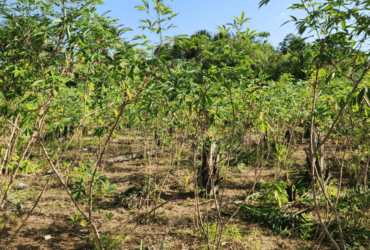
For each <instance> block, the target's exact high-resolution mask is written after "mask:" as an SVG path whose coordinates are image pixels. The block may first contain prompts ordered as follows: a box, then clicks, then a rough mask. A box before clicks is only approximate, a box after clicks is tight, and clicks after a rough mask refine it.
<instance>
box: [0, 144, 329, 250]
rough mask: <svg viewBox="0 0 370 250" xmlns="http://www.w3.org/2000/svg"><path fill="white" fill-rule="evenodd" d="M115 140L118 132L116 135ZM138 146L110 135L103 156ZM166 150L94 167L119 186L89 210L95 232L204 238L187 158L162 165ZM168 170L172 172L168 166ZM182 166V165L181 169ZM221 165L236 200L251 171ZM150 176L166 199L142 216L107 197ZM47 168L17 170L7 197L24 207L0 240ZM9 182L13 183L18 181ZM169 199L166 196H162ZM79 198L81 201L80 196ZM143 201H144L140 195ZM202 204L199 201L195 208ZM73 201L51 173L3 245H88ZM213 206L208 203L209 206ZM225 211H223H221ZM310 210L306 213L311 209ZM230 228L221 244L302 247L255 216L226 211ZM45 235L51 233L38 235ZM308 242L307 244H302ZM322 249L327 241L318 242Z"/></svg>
mask: <svg viewBox="0 0 370 250" xmlns="http://www.w3.org/2000/svg"><path fill="white" fill-rule="evenodd" d="M116 142H117V140H116ZM140 148H141V149H142V146H140V145H136V146H130V147H129V148H127V145H126V144H125V143H123V142H122V143H112V144H111V145H110V147H109V148H108V150H107V152H108V153H107V156H106V157H107V158H109V157H116V156H117V155H120V152H123V150H124V151H125V152H127V150H129V151H135V150H139V149H140ZM91 151H93V149H92V150H89V148H88V147H87V150H86V149H85V150H83V151H82V152H81V153H77V154H74V157H76V159H77V156H79V157H80V158H81V160H84V159H91V158H92V157H93V153H92V152H91ZM302 152H303V151H302V150H298V151H296V152H295V153H294V155H295V157H296V158H297V159H298V161H304V158H303V156H304V152H303V153H302ZM169 157H170V156H168V155H166V153H165V152H164V153H163V155H157V156H153V157H151V159H150V162H149V160H148V159H133V160H130V161H123V162H119V163H114V164H110V165H107V164H105V165H104V166H103V169H102V171H101V174H103V175H106V176H107V177H108V178H109V179H110V181H111V182H112V183H114V184H116V185H117V187H118V189H117V190H116V191H115V192H114V193H112V194H111V195H107V196H106V197H104V199H103V200H101V201H100V202H101V203H104V202H105V203H106V205H105V208H106V210H101V211H100V212H99V213H98V212H96V213H94V215H93V220H94V221H95V222H96V224H97V226H98V230H99V232H100V233H101V234H102V235H104V234H106V233H110V234H120V235H121V237H122V239H123V242H122V244H121V245H120V246H119V249H139V248H140V244H141V242H143V243H144V244H145V246H146V247H148V248H147V249H159V248H160V246H161V244H162V241H166V243H165V244H164V246H165V249H180V250H185V249H188V250H190V249H206V245H205V243H204V239H203V238H202V236H201V234H200V233H199V231H196V226H195V217H196V211H195V206H191V204H194V203H195V199H194V191H193V190H192V189H191V185H190V186H188V187H187V188H184V186H185V179H186V177H187V176H188V175H189V174H188V173H189V172H190V173H191V171H190V169H191V166H190V162H188V163H187V162H186V161H185V162H180V163H181V164H180V165H179V166H178V165H177V164H175V166H172V167H171V166H169V164H170V159H169ZM170 169H173V170H172V171H175V172H176V174H173V172H170ZM187 170H188V171H187ZM225 173H227V174H226V176H227V178H226V180H225V182H224V185H223V190H222V199H223V200H222V204H223V205H225V206H228V205H230V204H232V203H233V202H235V201H240V200H242V198H243V197H245V195H246V193H247V191H248V189H249V188H250V185H251V181H252V180H253V178H254V171H245V172H239V173H237V172H231V171H228V172H226V170H225ZM149 177H150V178H151V179H152V180H156V181H157V183H159V184H160V185H162V184H163V190H162V194H161V201H160V202H165V201H168V202H167V203H166V204H165V205H164V206H163V207H161V208H158V209H157V210H155V211H154V212H153V213H151V214H150V215H149V216H147V217H146V219H144V220H141V221H140V220H138V219H137V214H138V213H137V209H136V208H131V209H128V208H124V207H118V206H116V205H115V204H114V197H116V196H117V195H118V194H120V193H122V192H124V191H125V190H127V189H128V188H130V187H133V186H135V185H138V184H140V183H143V182H145V180H146V179H147V178H149ZM47 178H48V175H45V174H42V173H39V174H34V175H20V176H19V178H18V179H17V183H20V182H22V183H27V184H29V185H30V187H29V188H27V189H24V190H17V191H14V192H12V196H11V202H12V203H13V204H15V203H17V202H19V201H21V202H22V204H23V206H24V211H25V212H24V213H23V214H22V213H21V212H19V213H18V212H17V211H10V212H9V215H10V219H7V220H5V221H4V222H3V224H2V225H3V228H2V229H0V247H1V248H3V247H4V246H5V245H6V244H7V243H8V241H9V240H10V238H11V237H12V236H13V234H14V233H15V231H16V230H17V229H18V227H19V225H20V224H21V222H22V220H23V219H24V218H25V217H26V215H27V211H29V209H30V208H31V207H32V206H33V203H34V201H35V200H36V198H37V196H38V195H39V193H40V192H41V190H42V188H43V185H44V183H45V182H46V179H47ZM272 178H274V171H272V170H266V171H264V172H263V174H262V179H263V180H264V181H266V180H269V179H272ZM17 183H16V184H17ZM169 200H170V201H169ZM81 204H82V202H81ZM144 204H145V202H144ZM206 206H207V205H206V204H203V205H201V206H200V209H201V211H202V210H204V209H205V208H206ZM152 208H153V206H148V207H146V206H144V207H143V208H142V209H141V214H143V213H144V212H145V211H148V210H150V209H152ZM76 212H77V209H76V208H75V207H74V205H73V203H72V202H71V201H70V199H69V197H68V195H67V194H66V192H65V190H63V188H62V186H61V185H60V184H59V182H58V180H57V179H56V178H55V177H53V180H52V182H51V184H50V185H49V187H48V188H47V190H46V192H45V193H44V195H43V197H42V198H41V200H40V202H39V204H38V206H37V208H36V209H35V210H34V212H33V213H32V215H31V216H30V218H29V219H28V220H27V223H26V225H25V226H24V227H23V228H22V230H21V231H20V233H19V234H18V235H17V236H16V239H15V240H14V241H13V242H11V245H10V246H11V247H10V249H19V250H26V249H53V250H56V249H93V244H92V240H91V239H92V234H91V231H90V230H89V228H88V226H86V225H83V224H82V225H81V222H80V221H79V222H75V223H72V221H71V217H73V216H75V215H76ZM110 212H112V213H113V214H114V215H113V217H112V218H111V219H110V220H108V219H106V218H105V216H106V213H110ZM212 213H213V214H214V213H215V210H214V209H212V210H211V213H210V214H211V215H212ZM222 216H223V217H224V218H225V219H227V218H228V216H227V215H222ZM312 216H313V215H312ZM230 227H231V228H232V230H233V232H234V234H235V235H236V236H235V235H234V236H232V235H226V238H225V239H224V240H223V242H222V243H223V244H222V245H223V246H222V249H308V246H309V242H305V241H303V240H301V239H298V238H289V237H282V236H280V235H277V234H275V233H274V232H272V231H271V230H270V229H267V228H265V227H261V226H260V225H259V224H258V223H251V222H246V221H241V220H238V219H233V220H232V221H231V223H230ZM45 236H51V237H50V239H45ZM306 247H307V248H306ZM322 249H329V248H326V247H322Z"/></svg>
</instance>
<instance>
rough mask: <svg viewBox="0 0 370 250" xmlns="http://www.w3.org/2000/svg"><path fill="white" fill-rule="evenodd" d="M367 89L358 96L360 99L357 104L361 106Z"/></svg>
mask: <svg viewBox="0 0 370 250" xmlns="http://www.w3.org/2000/svg"><path fill="white" fill-rule="evenodd" d="M365 90H366V89H365V88H363V89H362V90H361V92H360V93H359V94H358V97H357V104H358V105H360V104H361V102H362V100H363V99H364V95H365Z"/></svg>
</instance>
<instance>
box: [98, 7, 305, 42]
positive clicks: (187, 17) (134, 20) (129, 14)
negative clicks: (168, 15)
mask: <svg viewBox="0 0 370 250" xmlns="http://www.w3.org/2000/svg"><path fill="white" fill-rule="evenodd" d="M103 1H104V0H103ZM148 2H149V5H150V8H151V9H152V7H153V6H154V4H153V3H152V1H151V0H148ZM104 3H105V4H104V5H102V6H97V8H98V13H99V14H103V13H104V12H106V11H108V10H111V12H110V13H109V14H107V16H109V17H111V18H113V19H120V21H119V23H120V24H124V25H125V26H126V27H130V28H132V29H133V30H134V31H131V32H127V33H126V34H125V35H124V37H126V38H127V39H131V38H133V37H134V36H136V35H141V34H145V35H147V37H148V38H149V39H151V40H152V41H153V42H158V41H159V38H158V37H157V36H156V35H155V34H150V32H149V30H144V31H142V30H141V29H140V28H138V26H140V25H141V23H140V22H139V19H143V18H147V15H146V13H145V12H138V11H137V9H134V7H135V6H136V5H140V4H142V2H141V0H105V1H104ZM258 3H259V0H173V2H171V1H170V0H164V4H165V5H170V6H171V7H172V10H173V11H174V12H175V13H179V15H178V16H177V17H175V18H174V19H172V20H173V23H174V24H175V25H177V26H178V27H177V28H172V29H170V30H168V31H166V32H165V33H164V35H165V36H174V35H179V34H186V35H192V34H194V33H195V32H196V31H198V30H201V29H206V30H208V31H210V32H214V33H215V32H217V30H216V27H217V26H221V25H222V24H226V23H231V22H233V20H234V18H233V16H237V17H240V14H241V13H242V11H244V12H245V17H248V18H252V19H251V20H250V22H249V23H246V24H245V25H244V27H245V28H246V27H249V28H250V29H251V30H257V31H259V32H261V31H267V32H270V34H271V36H270V37H269V39H268V42H269V43H271V44H272V45H274V46H277V45H278V44H279V43H280V42H281V41H282V40H283V39H284V37H285V36H286V35H287V34H289V33H294V34H297V30H296V29H295V26H294V25H293V23H289V24H286V25H284V26H281V25H282V24H283V23H284V22H286V21H287V20H288V19H289V18H290V17H289V15H293V16H296V17H302V15H303V14H302V13H301V12H298V13H297V12H292V11H291V10H288V7H289V6H291V5H292V4H294V3H297V0H271V2H270V3H269V4H268V5H267V6H263V7H262V8H261V9H259V8H258Z"/></svg>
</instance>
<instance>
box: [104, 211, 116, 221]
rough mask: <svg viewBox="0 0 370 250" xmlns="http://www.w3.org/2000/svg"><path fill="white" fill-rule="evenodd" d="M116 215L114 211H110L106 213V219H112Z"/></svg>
mask: <svg viewBox="0 0 370 250" xmlns="http://www.w3.org/2000/svg"><path fill="white" fill-rule="evenodd" d="M113 216H114V213H112V212H109V213H105V219H106V220H111V219H112V218H113Z"/></svg>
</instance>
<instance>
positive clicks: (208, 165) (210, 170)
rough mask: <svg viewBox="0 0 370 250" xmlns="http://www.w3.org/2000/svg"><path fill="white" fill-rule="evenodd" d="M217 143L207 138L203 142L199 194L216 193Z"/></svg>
mask: <svg viewBox="0 0 370 250" xmlns="http://www.w3.org/2000/svg"><path fill="white" fill-rule="evenodd" d="M216 149H217V144H216V143H214V142H212V141H211V140H210V139H207V140H206V141H205V142H204V144H203V157H202V166H201V169H200V174H199V177H198V178H199V179H198V185H199V187H200V188H201V192H200V194H199V196H201V197H207V196H210V195H212V194H213V193H216V194H217V193H218V189H219V185H220V184H221V181H222V179H223V178H220V171H219V167H218V166H219V162H220V154H219V152H217V150H216Z"/></svg>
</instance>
